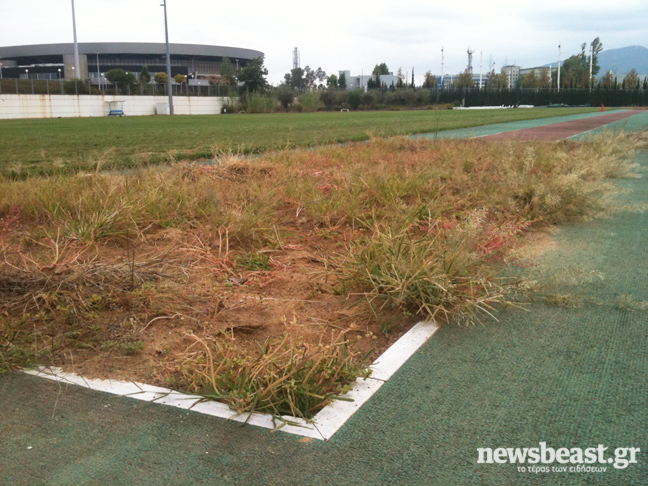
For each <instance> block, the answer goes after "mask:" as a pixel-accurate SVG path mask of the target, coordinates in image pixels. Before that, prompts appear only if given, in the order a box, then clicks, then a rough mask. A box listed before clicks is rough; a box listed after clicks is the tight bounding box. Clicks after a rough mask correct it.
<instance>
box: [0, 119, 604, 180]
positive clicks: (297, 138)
mask: <svg viewBox="0 0 648 486" xmlns="http://www.w3.org/2000/svg"><path fill="white" fill-rule="evenodd" d="M592 111H596V110H594V109H591V108H589V109H583V108H575V109H547V108H538V109H519V110H511V109H509V110H504V109H502V110H465V111H431V110H417V111H384V112H382V111H381V112H351V113H294V114H267V115H203V116H173V117H163V116H160V117H156V116H150V117H124V118H116V117H102V118H59V119H37V120H34V119H27V120H0V174H4V175H6V176H21V175H22V176H24V175H31V174H47V173H52V172H56V171H57V170H61V171H64V172H74V171H76V170H82V169H93V168H94V167H95V166H96V164H100V165H102V167H104V168H124V167H133V166H137V165H146V164H158V163H164V162H168V161H171V160H172V158H173V160H182V159H190V160H195V159H200V158H210V157H213V154H214V152H218V151H225V152H228V151H230V150H231V151H233V152H243V153H259V152H264V151H267V150H280V149H283V148H290V147H313V146H317V145H322V144H329V143H341V142H349V141H360V140H367V139H369V138H370V137H372V136H381V137H382V136H393V135H406V134H413V133H434V132H438V131H443V130H456V129H460V128H468V127H475V126H481V125H487V124H494V123H506V122H512V121H520V120H529V119H539V118H545V117H555V116H557V115H571V114H577V113H589V112H592Z"/></svg>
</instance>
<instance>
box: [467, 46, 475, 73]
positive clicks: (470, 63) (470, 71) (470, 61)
mask: <svg viewBox="0 0 648 486" xmlns="http://www.w3.org/2000/svg"><path fill="white" fill-rule="evenodd" d="M467 52H468V67H467V68H466V70H467V71H468V72H469V73H471V74H472V72H473V69H472V56H473V54H474V53H475V51H474V50H472V49H471V48H470V47H469V48H468V51H467Z"/></svg>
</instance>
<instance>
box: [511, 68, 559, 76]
mask: <svg viewBox="0 0 648 486" xmlns="http://www.w3.org/2000/svg"><path fill="white" fill-rule="evenodd" d="M552 69H558V68H557V67H556V68H552V67H551V66H537V67H530V68H520V76H526V75H527V74H529V73H530V72H531V71H535V74H536V76H540V75H542V71H546V72H547V75H548V76H549V77H551V70H552Z"/></svg>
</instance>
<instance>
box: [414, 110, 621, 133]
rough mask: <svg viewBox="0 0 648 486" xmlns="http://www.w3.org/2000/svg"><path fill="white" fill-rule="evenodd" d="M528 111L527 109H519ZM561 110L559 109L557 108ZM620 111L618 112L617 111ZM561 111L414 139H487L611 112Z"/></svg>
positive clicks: (446, 131)
mask: <svg viewBox="0 0 648 486" xmlns="http://www.w3.org/2000/svg"><path fill="white" fill-rule="evenodd" d="M519 109H521V110H522V109H526V108H519ZM557 110H559V108H557ZM615 111H618V110H615ZM559 113H560V112H559V111H557V112H556V116H553V117H550V118H540V119H536V120H522V121H516V122H507V123H496V124H493V125H484V126H480V127H471V128H461V129H458V130H444V131H440V132H437V133H424V134H418V135H412V138H432V139H441V138H475V137H485V136H488V135H495V134H498V133H505V132H512V131H515V130H524V129H527V128H536V127H544V126H547V125H553V124H554V123H562V122H567V121H572V120H582V119H584V118H595V117H598V116H601V115H605V114H609V112H593V113H581V114H578V115H562V116H561V115H559Z"/></svg>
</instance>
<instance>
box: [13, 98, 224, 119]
mask: <svg viewBox="0 0 648 486" xmlns="http://www.w3.org/2000/svg"><path fill="white" fill-rule="evenodd" d="M226 100H227V98H222V97H216V96H174V97H173V106H174V111H175V114H176V115H218V114H220V112H221V109H222V107H223V104H224V103H225V102H226ZM114 102H119V104H118V106H113V108H123V109H124V113H125V114H126V115H127V116H145V115H155V114H157V108H158V106H159V105H162V106H166V105H167V103H168V98H166V97H165V96H114V95H78V96H77V95H15V94H0V119H12V118H69V117H95V116H108V113H109V112H110V106H111V105H110V103H114Z"/></svg>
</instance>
